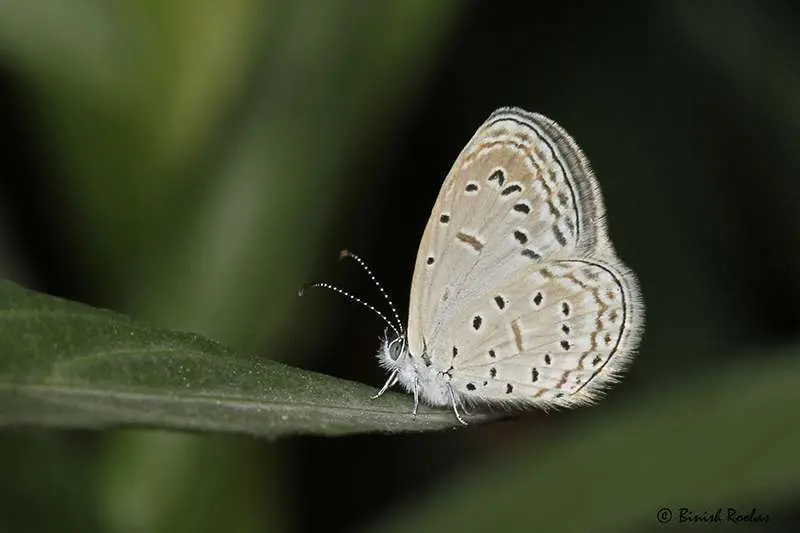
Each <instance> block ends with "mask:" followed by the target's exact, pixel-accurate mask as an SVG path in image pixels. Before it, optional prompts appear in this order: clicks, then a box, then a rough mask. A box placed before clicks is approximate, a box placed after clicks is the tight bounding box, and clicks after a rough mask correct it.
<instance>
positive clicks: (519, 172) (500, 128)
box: [408, 108, 643, 404]
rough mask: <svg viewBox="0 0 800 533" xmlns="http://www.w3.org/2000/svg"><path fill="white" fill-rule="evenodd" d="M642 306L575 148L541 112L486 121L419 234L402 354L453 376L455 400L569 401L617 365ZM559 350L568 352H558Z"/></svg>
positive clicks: (506, 112)
mask: <svg viewBox="0 0 800 533" xmlns="http://www.w3.org/2000/svg"><path fill="white" fill-rule="evenodd" d="M543 272H544V274H543ZM548 273H549V274H552V275H551V276H548V275H547V274H548ZM537 294H541V298H542V303H541V304H540V305H537V304H535V303H534V299H537ZM611 294H614V297H613V298H611V297H609V295H611ZM501 299H502V301H503V303H502V304H500V303H499V302H500V300H501ZM545 302H546V303H545ZM563 302H566V303H567V304H568V305H569V306H570V307H571V308H572V309H574V315H573V316H572V317H571V318H569V320H563V319H564V318H567V317H559V316H558V308H559V306H560V305H561V303H563ZM501 305H502V306H503V307H502V308H500V307H499V306H501ZM642 310H643V306H642V305H641V297H640V293H639V290H638V286H637V283H636V280H635V278H634V276H633V274H632V273H631V272H630V271H629V270H628V269H626V268H625V267H624V266H623V265H622V263H621V262H620V261H619V259H618V258H617V257H616V254H615V252H614V249H613V247H612V245H611V241H610V240H609V238H608V235H607V231H606V226H605V209H604V206H603V202H602V197H601V195H600V190H599V187H598V185H597V182H596V180H595V178H594V175H593V173H592V171H591V168H590V167H589V163H588V161H587V159H586V158H585V157H584V155H583V153H582V152H581V150H580V148H578V146H577V144H576V143H575V142H574V141H573V140H572V138H571V137H570V136H569V135H568V134H567V133H566V132H565V131H564V130H563V129H562V128H561V127H560V126H559V125H557V124H556V123H554V122H553V121H551V120H550V119H548V118H546V117H544V116H542V115H538V114H532V113H527V112H525V111H522V110H519V109H513V108H504V109H500V110H498V111H496V112H495V113H493V114H492V115H491V116H490V117H489V119H487V121H486V122H485V123H484V124H483V125H482V126H481V127H480V128H479V129H478V131H477V132H476V133H475V135H474V136H473V138H472V139H471V140H470V142H469V143H468V144H467V146H466V147H465V148H464V150H463V151H462V152H461V154H460V155H459V157H458V158H457V159H456V162H455V164H454V165H453V167H452V169H451V170H450V173H449V174H448V176H447V178H446V179H445V182H444V184H443V185H442V189H441V191H440V193H439V197H438V199H437V201H436V204H435V205H434V207H433V210H432V212H431V217H430V219H429V220H428V224H427V226H426V228H425V233H424V235H423V237H422V241H421V243H420V248H419V252H418V256H417V262H416V265H415V270H414V278H413V281H412V287H411V303H410V310H409V321H408V338H409V347H410V350H411V353H412V354H417V355H419V354H421V353H422V352H423V350H426V351H427V353H428V356H429V357H430V358H431V361H432V364H434V365H435V366H436V367H437V368H439V369H441V370H442V371H446V370H448V369H451V368H452V371H451V374H452V375H453V386H454V388H455V389H456V390H457V391H458V392H460V393H463V394H464V396H466V397H469V393H470V392H474V393H475V396H476V397H481V398H485V399H498V400H520V399H527V400H530V401H533V402H536V403H548V402H549V403H561V404H570V403H574V402H577V401H581V398H583V399H586V398H590V397H591V395H592V392H593V391H595V390H597V388H598V387H599V386H602V384H603V383H604V382H607V381H609V379H611V376H613V375H614V374H615V372H618V371H619V370H621V369H622V367H623V366H624V362H625V361H627V360H628V359H629V357H630V354H631V353H632V351H633V350H634V349H635V346H636V344H637V343H638V338H639V331H640V329H641V324H642V323H643V313H642ZM612 316H614V317H615V320H614V321H612V320H611V317H612ZM564 324H566V325H567V328H568V329H569V333H567V334H565V333H564V332H563V330H562V326H563V325H564ZM564 335H567V337H564ZM607 337H608V338H610V339H611V341H610V342H608V343H606V342H605V340H606V338H607ZM569 339H572V340H569ZM564 340H567V342H569V343H570V349H569V350H563V349H561V350H559V348H560V347H561V346H562V341H564ZM579 349H580V352H579V351H578V350H579ZM490 351H491V352H494V357H492V356H491V355H489V354H490ZM545 356H547V358H548V359H549V360H550V361H551V363H550V364H544V360H545ZM598 357H599V362H597V363H595V364H591V362H592V361H595V360H596V358H598ZM487 358H488V360H487ZM492 365H493V366H492ZM534 365H537V366H534ZM492 369H494V370H492ZM534 369H535V370H536V373H538V376H537V379H536V381H534V380H533V377H534V375H536V373H534ZM564 372H568V374H567V376H566V380H565V378H564V375H563V374H564ZM492 373H494V374H495V376H494V378H493V377H492V376H491V374H492ZM606 375H607V376H609V378H608V379H604V376H606ZM503 376H505V377H503ZM598 377H599V379H598ZM484 381H486V385H483V383H484ZM562 381H563V383H562ZM579 381H580V383H578V382H579ZM593 381H594V382H595V383H593ZM559 384H560V385H559ZM556 385H558V386H556ZM509 386H510V387H511V392H507V391H508V389H509ZM515 391H516V392H515ZM559 394H562V396H557V395H559Z"/></svg>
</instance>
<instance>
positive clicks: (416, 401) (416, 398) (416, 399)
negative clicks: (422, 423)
mask: <svg viewBox="0 0 800 533" xmlns="http://www.w3.org/2000/svg"><path fill="white" fill-rule="evenodd" d="M418 410H419V378H417V377H415V378H414V410H413V411H411V414H412V415H413V416H414V418H417V411H418Z"/></svg>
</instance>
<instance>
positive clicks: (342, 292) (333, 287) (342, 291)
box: [297, 281, 400, 336]
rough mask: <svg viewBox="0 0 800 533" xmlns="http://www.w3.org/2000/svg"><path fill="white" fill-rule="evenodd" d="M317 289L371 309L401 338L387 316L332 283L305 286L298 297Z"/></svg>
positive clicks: (298, 292) (298, 293) (301, 288)
mask: <svg viewBox="0 0 800 533" xmlns="http://www.w3.org/2000/svg"><path fill="white" fill-rule="evenodd" d="M317 287H321V288H323V289H328V290H330V291H333V292H336V293H338V294H341V295H342V296H346V297H347V298H350V300H352V301H354V302H356V303H357V304H361V305H363V306H364V307H366V308H367V309H369V310H370V311H372V312H373V313H375V314H376V315H378V316H379V317H381V318H382V319H383V321H384V322H386V323H387V324H388V325H389V327H390V328H392V329H393V330H394V332H395V334H396V335H397V336H400V332H399V331H397V328H396V327H395V326H394V324H392V322H391V321H390V320H389V319H388V318H386V315H384V314H383V313H381V312H380V311H378V310H377V309H375V308H374V307H373V306H371V305H370V304H368V303H367V302H365V301H364V300H362V299H361V298H358V297H357V296H353V295H352V294H350V293H349V292H347V291H344V290H342V289H340V288H339V287H337V286H335V285H331V284H330V283H325V282H324V281H323V282H320V283H310V284H307V285H303V286H302V287H300V290H299V291H297V295H298V296H302V295H303V293H304V292H305V291H306V289H314V288H317Z"/></svg>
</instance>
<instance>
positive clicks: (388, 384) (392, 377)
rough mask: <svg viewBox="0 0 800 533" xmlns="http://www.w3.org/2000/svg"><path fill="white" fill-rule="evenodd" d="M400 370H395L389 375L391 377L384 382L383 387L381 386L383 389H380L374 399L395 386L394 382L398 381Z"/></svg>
mask: <svg viewBox="0 0 800 533" xmlns="http://www.w3.org/2000/svg"><path fill="white" fill-rule="evenodd" d="M398 372H399V371H398V370H395V371H394V372H392V373H391V374H390V375H389V379H387V380H386V383H384V384H383V387H381V390H379V391H378V394H376V395H375V396H373V397H372V399H373V400H374V399H376V398H380V397H381V396H383V395H384V394H385V393H386V391H387V390H389V389H391V388H392V387H393V386H394V384H395V383H397V373H398Z"/></svg>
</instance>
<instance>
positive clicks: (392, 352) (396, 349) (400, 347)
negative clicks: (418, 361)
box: [389, 337, 406, 361]
mask: <svg viewBox="0 0 800 533" xmlns="http://www.w3.org/2000/svg"><path fill="white" fill-rule="evenodd" d="M405 350H406V339H405V337H397V338H396V339H395V340H393V341H392V342H390V343H389V357H390V358H391V359H392V361H397V359H399V358H400V356H401V355H403V352H405Z"/></svg>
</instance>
